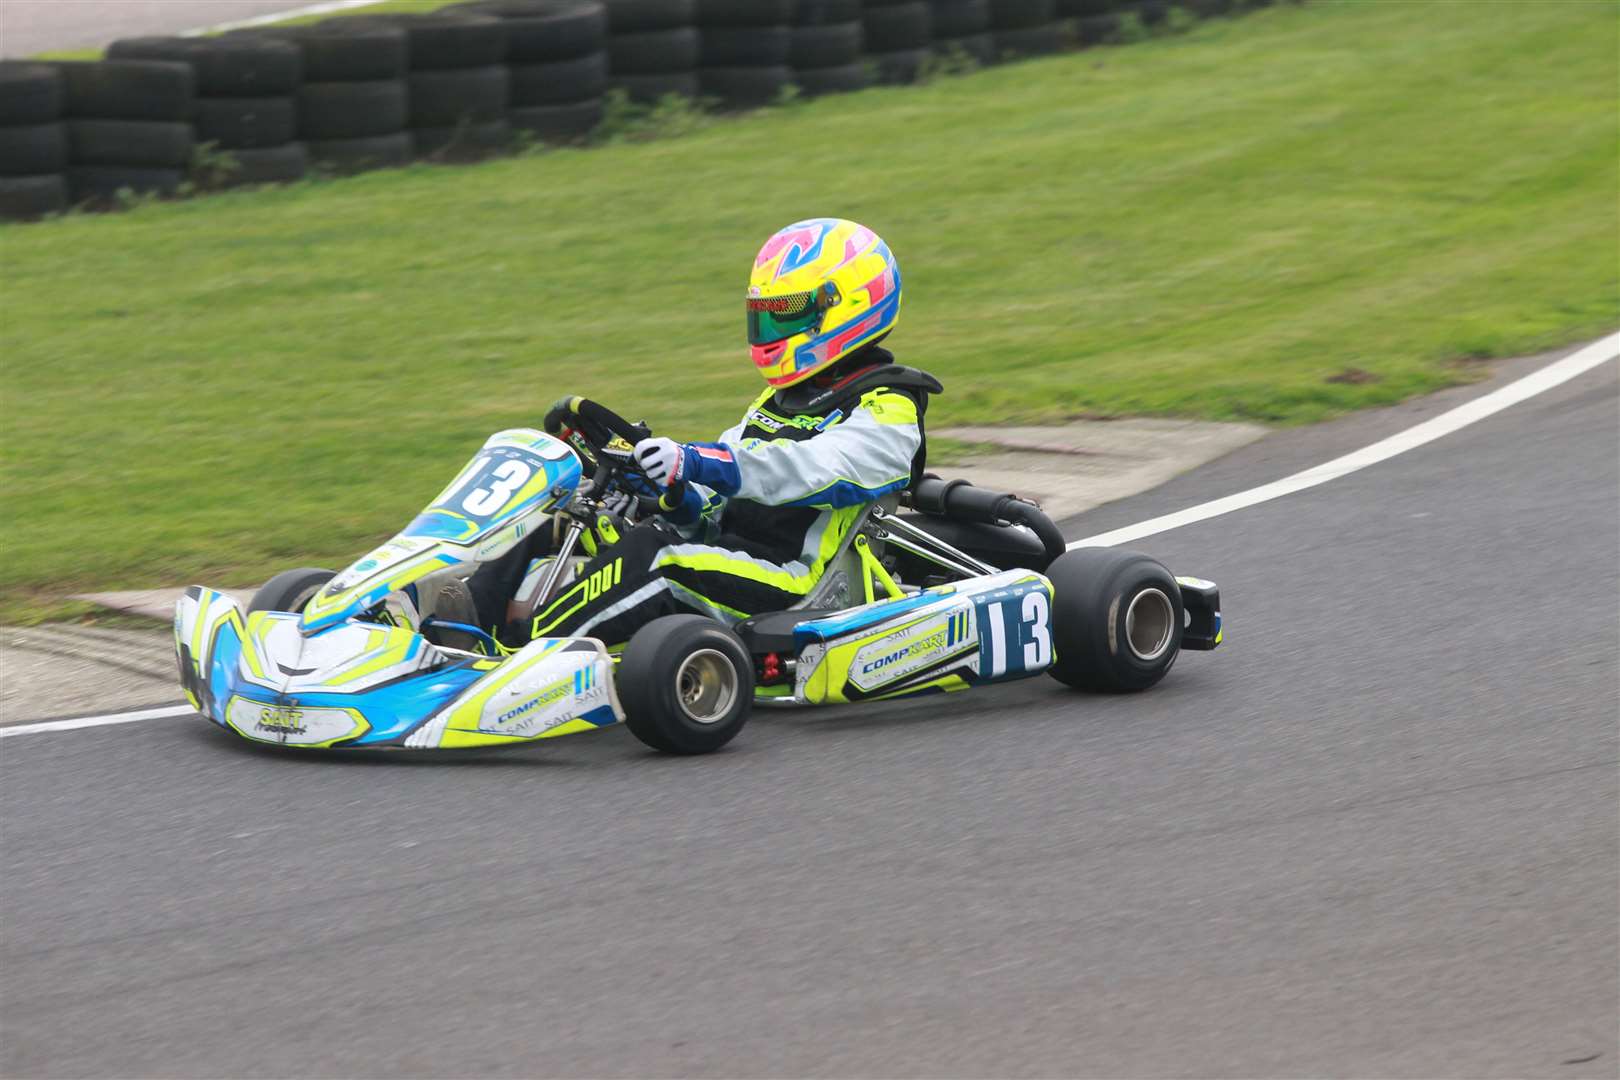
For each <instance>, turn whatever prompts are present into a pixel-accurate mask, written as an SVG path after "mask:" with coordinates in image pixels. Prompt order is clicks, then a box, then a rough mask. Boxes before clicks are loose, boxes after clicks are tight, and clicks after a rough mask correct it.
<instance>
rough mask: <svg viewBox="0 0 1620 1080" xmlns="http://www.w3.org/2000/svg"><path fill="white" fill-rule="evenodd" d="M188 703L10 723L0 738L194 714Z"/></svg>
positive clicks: (0, 728) (2, 730)
mask: <svg viewBox="0 0 1620 1080" xmlns="http://www.w3.org/2000/svg"><path fill="white" fill-rule="evenodd" d="M196 715H197V710H196V709H193V708H192V707H191V706H190V705H164V706H162V707H161V708H157V709H136V710H135V711H133V712H121V713H110V714H108V715H106V716H80V717H76V718H74V719H72V720H44V721H41V722H40V723H38V724H11V725H9V726H0V739H5V738H9V737H10V736H12V735H35V734H42V733H44V732H47V731H74V730H76V729H78V728H87V727H107V726H109V725H111V724H133V723H135V722H136V721H137V720H161V719H163V718H164V717H168V716H196Z"/></svg>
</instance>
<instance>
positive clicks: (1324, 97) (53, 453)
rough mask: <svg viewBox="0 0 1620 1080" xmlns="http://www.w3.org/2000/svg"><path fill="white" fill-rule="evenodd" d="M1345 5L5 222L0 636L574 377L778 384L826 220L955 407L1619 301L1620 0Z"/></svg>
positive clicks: (1330, 364) (1322, 378) (1066, 400)
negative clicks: (773, 235) (787, 103)
mask: <svg viewBox="0 0 1620 1080" xmlns="http://www.w3.org/2000/svg"><path fill="white" fill-rule="evenodd" d="M1441 7H1448V10H1449V6H1446V5H1441V6H1436V5H1431V4H1426V3H1316V4H1311V5H1308V6H1306V7H1303V8H1296V7H1292V6H1289V7H1280V8H1273V9H1269V10H1266V11H1263V12H1261V13H1258V14H1255V15H1251V16H1248V17H1246V18H1244V19H1242V20H1233V21H1226V20H1214V21H1210V22H1206V23H1202V24H1199V25H1198V26H1197V27H1196V28H1195V29H1193V30H1192V32H1191V33H1189V34H1186V35H1184V36H1179V37H1174V38H1166V39H1159V40H1155V41H1151V42H1148V43H1145V44H1141V45H1136V46H1132V47H1130V48H1123V49H1111V50H1101V51H1091V52H1086V53H1081V54H1074V55H1069V56H1063V57H1057V58H1053V59H1050V60H1045V61H1038V62H1030V63H1024V64H1017V65H1011V66H1007V67H1001V68H995V69H991V70H987V71H983V72H980V73H977V74H973V75H970V76H967V77H963V78H954V79H947V80H941V81H938V82H936V83H933V84H931V85H928V86H924V87H917V88H905V89H892V90H874V91H869V92H866V93H862V94H857V95H853V96H847V97H841V98H836V99H824V100H820V101H815V102H810V103H806V104H802V105H795V106H792V107H790V108H788V109H786V110H773V111H769V112H765V113H761V114H758V115H756V116H753V117H746V118H741V119H737V120H731V121H727V122H723V123H718V124H715V125H713V126H710V127H708V128H706V129H703V130H699V131H697V132H695V133H692V134H689V135H687V136H685V137H682V138H679V139H670V140H664V141H653V142H645V143H627V144H622V145H613V146H607V147H603V148H598V149H591V150H577V151H572V150H571V151H557V152H550V153H545V154H541V155H538V156H532V157H525V158H519V159H512V160H505V161H501V162H496V163H492V164H488V165H484V166H480V167H476V168H435V167H428V166H421V167H416V168H412V169H407V170H403V171H399V172H391V173H377V174H371V175H368V176H363V177H359V178H355V179H352V180H346V181H339V182H310V183H305V184H301V185H297V186H294V187H290V188H284V189H277V190H263V191H257V192H243V193H237V194H231V195H224V196H218V197H212V198H208V199H201V200H197V201H193V202H186V203H174V204H167V205H152V206H144V207H141V208H138V209H136V210H135V211H133V212H130V213H127V214H121V215H115V216H110V217H69V218H65V219H62V220H57V221H52V222H47V223H43V224H39V225H30V226H9V227H5V228H0V266H3V269H0V274H3V283H0V319H3V326H0V333H3V338H0V353H3V356H4V361H3V371H0V392H3V395H4V436H3V462H0V468H3V470H4V471H3V477H0V478H3V483H4V491H5V508H4V509H5V514H4V515H3V517H4V521H3V524H0V546H3V548H4V551H5V553H6V558H5V560H4V564H3V570H0V598H3V599H0V618H17V617H26V616H27V615H28V614H30V613H37V612H39V611H43V610H52V609H53V605H55V604H56V603H57V598H59V597H60V596H61V595H63V594H64V593H66V592H69V591H72V590H75V589H82V588H86V587H91V586H95V587H122V586H130V587H134V586H141V585H155V584H164V583H175V582H183V581H192V580H207V581H211V582H216V583H219V584H225V585H240V584H247V583H252V582H254V581H256V580H261V579H262V578H263V577H265V576H266V575H267V574H268V573H269V572H270V571H272V570H274V569H277V568H281V567H284V566H286V565H288V564H290V563H309V562H315V563H327V564H338V563H343V562H345V561H347V560H348V559H350V558H352V557H353V556H354V555H355V554H357V553H358V552H359V551H361V550H362V549H364V548H365V547H366V546H367V545H368V544H370V543H372V542H373V541H375V540H376V539H377V538H379V537H380V536H383V535H386V534H387V533H389V532H391V531H392V530H393V529H394V528H396V527H398V526H399V525H400V524H401V523H403V521H405V520H406V519H407V518H408V516H409V515H410V514H411V513H412V512H413V511H414V510H415V509H416V508H417V507H418V506H420V504H422V503H423V502H425V501H426V500H427V499H428V498H429V497H431V496H432V494H433V493H434V492H435V491H436V489H437V488H438V487H439V485H440V484H441V483H442V481H443V480H444V478H445V477H446V476H448V475H449V474H450V473H451V472H453V471H454V469H455V468H456V467H457V466H458V465H459V464H460V463H461V461H462V460H463V459H464V458H465V457H467V456H468V455H469V454H470V453H471V451H472V450H473V449H474V448H475V447H476V446H477V445H478V443H479V442H480V440H481V439H482V438H483V436H484V435H485V434H486V433H487V432H489V431H492V430H495V429H496V428H499V427H502V426H508V425H514V424H524V423H533V422H535V421H536V420H537V418H538V417H539V415H540V414H541V412H542V411H543V409H544V407H545V405H546V403H547V402H549V401H550V400H552V399H553V398H555V397H557V396H558V395H559V394H561V393H563V392H576V393H586V394H590V395H592V396H599V397H601V398H602V399H603V400H605V401H608V402H610V403H611V404H613V405H614V406H615V407H617V408H619V409H620V410H621V411H624V412H626V413H628V414H631V415H638V416H645V417H647V418H649V419H650V420H652V421H653V422H654V424H655V425H656V426H657V427H658V428H659V429H661V430H663V431H666V432H669V433H672V434H675V435H677V436H696V435H712V433H713V432H715V431H717V430H719V429H720V428H721V427H723V426H724V425H725V424H727V423H729V422H730V421H731V420H732V419H733V418H734V415H735V414H736V413H737V411H738V410H739V409H740V407H741V406H742V404H743V403H744V402H745V400H746V399H747V397H748V396H749V395H750V394H752V393H753V392H754V390H755V384H756V381H757V380H756V378H755V376H754V375H753V374H752V373H751V371H750V370H749V367H748V361H747V358H746V352H745V349H744V347H743V345H742V343H741V340H740V339H741V330H742V317H741V303H740V300H741V291H742V284H743V282H744V280H745V275H746V270H747V267H748V264H749V260H750V259H751V257H752V255H753V252H754V250H755V248H756V247H757V246H758V244H759V243H760V241H761V240H762V239H763V238H764V237H765V236H766V235H768V234H769V233H770V232H771V231H772V230H773V229H775V228H777V227H778V226H780V225H781V224H783V223H785V222H788V221H791V220H793V219H795V218H798V217H805V216H811V215H823V214H837V215H842V216H848V217H854V218H858V219H860V220H862V221H864V222H867V223H869V224H870V225H872V226H873V227H875V228H877V229H878V230H879V231H880V232H881V233H883V234H884V236H885V237H886V238H887V239H888V240H889V241H890V243H891V244H892V246H893V247H894V250H895V251H896V252H897V254H898V255H899V257H900V259H901V262H902V265H903V266H904V268H905V272H906V287H907V304H906V310H905V314H904V317H903V319H902V324H901V327H900V329H899V330H898V331H897V332H896V334H895V336H894V339H893V343H894V345H895V347H896V350H897V351H898V352H899V353H900V355H901V356H902V357H903V358H905V359H906V360H908V361H910V362H912V363H915V364H919V365H922V366H925V367H927V368H929V369H930V370H933V371H934V372H936V373H937V374H938V375H940V377H941V378H942V379H943V380H944V382H945V384H946V387H947V392H946V394H945V395H944V396H943V397H941V398H940V399H938V401H937V403H936V406H935V410H934V411H933V412H931V413H930V419H931V420H932V421H933V422H935V423H936V424H937V423H944V422H949V421H953V420H954V421H960V420H969V419H971V420H975V421H985V422H999V421H1038V420H1050V419H1058V418H1062V417H1065V416H1072V415H1075V414H1082V413H1095V414H1120V413H1154V414H1169V415H1187V416H1201V417H1213V418H1242V419H1250V420H1254V419H1258V420H1264V421H1268V422H1275V423H1302V422H1307V421H1312V420H1316V419H1319V418H1321V417H1325V416H1329V415H1332V414H1335V413H1339V412H1342V411H1345V410H1348V409H1355V408H1359V407H1362V406H1367V405H1375V404H1382V403H1387V402H1393V401H1397V400H1399V399H1402V398H1405V397H1408V396H1411V395H1413V394H1418V393H1422V392H1425V391H1429V390H1433V389H1435V388H1437V387H1440V386H1443V385H1446V384H1448V383H1453V382H1456V381H1458V380H1461V379H1466V378H1467V377H1468V366H1467V365H1466V364H1464V363H1460V361H1464V360H1467V359H1469V358H1480V357H1490V356H1500V355H1508V354H1516V353H1523V352H1527V351H1532V350H1536V349H1540V348H1544V347H1548V346H1552V345H1556V344H1560V343H1564V342H1569V341H1573V340H1576V339H1581V338H1586V337H1591V336H1596V335H1597V334H1599V333H1601V332H1603V331H1605V330H1608V329H1610V328H1612V326H1613V324H1614V322H1615V321H1616V318H1617V311H1620V280H1617V277H1620V272H1617V258H1616V238H1617V233H1620V208H1617V196H1620V176H1617V162H1616V154H1615V131H1616V120H1617V115H1620V108H1617V103H1616V97H1615V92H1614V88H1615V85H1616V81H1617V75H1620V56H1617V51H1616V49H1615V48H1614V44H1615V40H1616V31H1617V25H1620V20H1617V9H1616V7H1615V6H1614V5H1610V4H1595V3H1580V2H1560V0H1538V2H1527V3H1491V4H1484V3H1481V4H1474V5H1469V6H1468V10H1467V14H1466V17H1460V16H1458V17H1454V16H1453V15H1451V14H1448V13H1447V12H1445V11H1441V10H1440V8H1441Z"/></svg>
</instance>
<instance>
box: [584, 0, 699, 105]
mask: <svg viewBox="0 0 1620 1080" xmlns="http://www.w3.org/2000/svg"><path fill="white" fill-rule="evenodd" d="M604 7H605V8H606V9H607V21H608V40H607V53H608V87H609V89H615V90H622V91H623V92H624V94H625V96H626V97H628V98H629V99H630V100H631V101H633V102H636V103H638V104H651V103H653V102H656V101H660V100H662V99H663V98H665V97H668V96H669V95H671V94H673V95H676V96H677V97H683V98H696V97H698V96H699V94H700V93H701V92H702V90H701V87H700V86H699V85H698V76H697V66H698V57H699V55H700V54H701V52H702V47H703V39H702V36H701V35H700V34H699V33H698V30H697V0H604Z"/></svg>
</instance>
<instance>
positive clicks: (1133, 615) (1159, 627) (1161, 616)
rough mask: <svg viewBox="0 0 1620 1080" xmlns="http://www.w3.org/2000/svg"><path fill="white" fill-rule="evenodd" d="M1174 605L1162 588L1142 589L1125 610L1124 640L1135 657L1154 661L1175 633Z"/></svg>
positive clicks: (1165, 648)
mask: <svg viewBox="0 0 1620 1080" xmlns="http://www.w3.org/2000/svg"><path fill="white" fill-rule="evenodd" d="M1175 627H1176V606H1175V605H1174V604H1172V603H1171V602H1170V597H1168V596H1166V595H1165V593H1164V590H1163V589H1143V590H1142V591H1141V592H1139V593H1137V594H1136V595H1135V596H1133V597H1131V606H1130V607H1128V608H1126V609H1125V642H1126V644H1128V645H1129V646H1130V649H1131V655H1133V656H1135V657H1136V658H1137V659H1138V660H1144V661H1146V660H1157V659H1158V658H1159V657H1161V656H1163V655H1164V654H1165V651H1166V650H1167V649H1169V648H1170V640H1171V639H1172V638H1173V637H1174V636H1175Z"/></svg>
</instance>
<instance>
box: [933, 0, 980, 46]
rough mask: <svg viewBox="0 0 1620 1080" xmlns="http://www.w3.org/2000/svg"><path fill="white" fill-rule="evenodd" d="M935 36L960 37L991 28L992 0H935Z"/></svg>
mask: <svg viewBox="0 0 1620 1080" xmlns="http://www.w3.org/2000/svg"><path fill="white" fill-rule="evenodd" d="M933 6H934V37H935V38H936V39H937V38H959V37H967V36H969V35H970V34H982V33H984V32H985V31H986V30H988V29H990V0H934V5H933Z"/></svg>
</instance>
